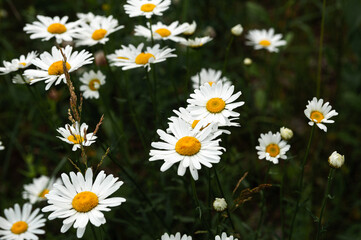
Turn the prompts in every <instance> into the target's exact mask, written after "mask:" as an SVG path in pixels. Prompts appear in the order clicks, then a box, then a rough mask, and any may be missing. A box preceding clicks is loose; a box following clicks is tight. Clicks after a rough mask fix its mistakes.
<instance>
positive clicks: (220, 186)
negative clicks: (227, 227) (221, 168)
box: [213, 167, 236, 231]
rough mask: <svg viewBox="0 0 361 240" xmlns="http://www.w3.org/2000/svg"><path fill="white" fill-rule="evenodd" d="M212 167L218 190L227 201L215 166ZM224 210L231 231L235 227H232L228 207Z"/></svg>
mask: <svg viewBox="0 0 361 240" xmlns="http://www.w3.org/2000/svg"><path fill="white" fill-rule="evenodd" d="M213 169H214V175H215V176H216V180H217V184H218V188H219V191H220V192H221V195H222V198H224V199H225V201H226V202H227V200H226V197H225V195H224V192H223V189H222V185H221V182H220V181H219V178H218V174H217V170H216V167H213ZM227 205H228V206H230V205H229V204H228V202H227ZM226 211H227V215H228V219H229V222H230V223H231V227H232V229H233V231H236V229H235V227H234V224H233V221H232V217H231V212H230V211H229V209H228V207H227V208H226Z"/></svg>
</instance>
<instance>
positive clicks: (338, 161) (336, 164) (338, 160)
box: [328, 151, 345, 168]
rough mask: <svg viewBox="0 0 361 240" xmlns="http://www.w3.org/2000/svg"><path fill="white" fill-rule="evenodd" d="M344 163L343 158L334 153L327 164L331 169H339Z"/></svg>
mask: <svg viewBox="0 0 361 240" xmlns="http://www.w3.org/2000/svg"><path fill="white" fill-rule="evenodd" d="M344 163H345V156H344V155H341V154H339V153H337V152H336V151H334V152H333V153H332V154H331V156H330V157H329V158H328V164H329V165H330V167H332V168H340V167H342V165H343V164H344Z"/></svg>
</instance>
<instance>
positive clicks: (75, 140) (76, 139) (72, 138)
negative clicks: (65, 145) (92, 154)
mask: <svg viewBox="0 0 361 240" xmlns="http://www.w3.org/2000/svg"><path fill="white" fill-rule="evenodd" d="M68 140H69V141H70V142H72V143H74V144H81V143H82V142H84V138H83V137H82V136H80V135H75V136H73V135H70V136H69V137H68Z"/></svg>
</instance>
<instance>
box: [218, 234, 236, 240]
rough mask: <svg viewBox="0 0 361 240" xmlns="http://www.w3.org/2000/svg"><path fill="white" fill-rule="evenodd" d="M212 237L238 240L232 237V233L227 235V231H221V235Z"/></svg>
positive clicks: (222, 239)
mask: <svg viewBox="0 0 361 240" xmlns="http://www.w3.org/2000/svg"><path fill="white" fill-rule="evenodd" d="M214 239H215V240H238V239H237V238H235V237H233V236H232V235H230V236H229V237H228V236H227V233H225V232H223V233H222V235H217V236H216V237H215V238H214Z"/></svg>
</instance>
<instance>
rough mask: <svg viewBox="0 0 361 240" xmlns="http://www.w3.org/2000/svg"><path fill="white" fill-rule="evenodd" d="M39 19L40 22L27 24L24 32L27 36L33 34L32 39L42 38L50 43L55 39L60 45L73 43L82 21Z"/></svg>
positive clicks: (64, 18)
mask: <svg viewBox="0 0 361 240" xmlns="http://www.w3.org/2000/svg"><path fill="white" fill-rule="evenodd" d="M37 18H38V19H39V21H35V22H33V23H32V24H29V23H28V24H26V25H25V27H24V31H25V32H26V33H27V34H31V35H30V38H31V39H36V38H41V39H42V40H43V41H48V40H50V39H51V38H53V37H55V39H56V42H57V43H58V44H60V43H61V42H62V41H69V42H70V41H72V40H73V36H74V33H75V32H76V31H78V29H77V27H78V25H79V23H80V22H81V21H82V20H78V21H75V22H67V21H68V17H67V16H64V17H62V18H59V17H58V16H56V17H54V18H51V17H46V16H41V15H38V16H37Z"/></svg>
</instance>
